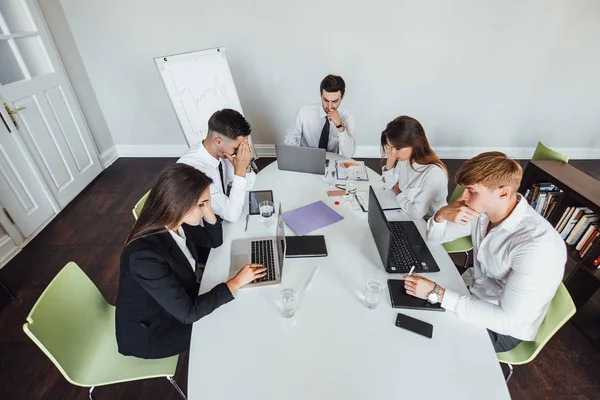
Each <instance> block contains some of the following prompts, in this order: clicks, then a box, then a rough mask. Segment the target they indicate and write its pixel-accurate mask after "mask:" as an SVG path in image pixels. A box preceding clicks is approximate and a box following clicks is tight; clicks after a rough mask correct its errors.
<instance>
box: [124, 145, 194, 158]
mask: <svg viewBox="0 0 600 400" xmlns="http://www.w3.org/2000/svg"><path fill="white" fill-rule="evenodd" d="M116 148H117V153H118V154H119V157H177V158H179V157H181V156H182V155H183V154H184V153H185V152H186V151H187V150H188V149H189V147H188V146H187V145H185V144H168V145H126V144H125V145H123V144H122V145H117V146H116Z"/></svg>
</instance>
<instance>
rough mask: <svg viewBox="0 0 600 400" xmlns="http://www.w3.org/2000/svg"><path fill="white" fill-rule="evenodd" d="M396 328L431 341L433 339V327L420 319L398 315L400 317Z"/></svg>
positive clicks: (397, 318)
mask: <svg viewBox="0 0 600 400" xmlns="http://www.w3.org/2000/svg"><path fill="white" fill-rule="evenodd" d="M396 326H397V327H398V328H404V329H406V330H409V331H411V332H414V333H418V334H419V335H423V336H425V337H428V338H429V339H431V338H432V337H433V325H431V324H428V323H427V322H423V321H421V320H420V319H416V318H413V317H409V316H408V315H404V314H400V313H398V316H397V317H396Z"/></svg>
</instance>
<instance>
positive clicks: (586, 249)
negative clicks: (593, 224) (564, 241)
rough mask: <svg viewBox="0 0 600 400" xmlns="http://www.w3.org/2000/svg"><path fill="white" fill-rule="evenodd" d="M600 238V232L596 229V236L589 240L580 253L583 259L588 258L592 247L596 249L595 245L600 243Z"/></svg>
mask: <svg viewBox="0 0 600 400" xmlns="http://www.w3.org/2000/svg"><path fill="white" fill-rule="evenodd" d="M599 237H600V230H598V229H596V232H594V234H593V235H592V236H591V237H590V238H589V239H588V241H587V243H586V244H585V245H584V246H583V248H582V249H581V251H580V252H579V256H580V257H581V258H584V257H585V256H587V254H588V253H589V252H590V250H591V249H592V247H594V245H595V244H596V242H597V241H598V238H599Z"/></svg>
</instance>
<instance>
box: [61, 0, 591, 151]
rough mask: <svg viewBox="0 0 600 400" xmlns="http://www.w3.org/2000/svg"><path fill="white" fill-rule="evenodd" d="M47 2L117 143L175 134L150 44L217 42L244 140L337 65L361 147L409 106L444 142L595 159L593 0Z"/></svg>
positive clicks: (150, 141)
mask: <svg viewBox="0 0 600 400" xmlns="http://www.w3.org/2000/svg"><path fill="white" fill-rule="evenodd" d="M60 2H61V4H62V6H63V9H64V12H65V15H66V17H67V20H68V23H69V25H70V28H71V31H72V33H73V36H74V38H75V42H76V44H77V47H78V50H79V53H80V55H81V59H82V60H83V64H84V65H85V68H86V70H87V74H88V76H89V79H90V81H91V84H92V86H93V88H94V91H95V93H96V96H97V99H98V102H99V104H100V106H101V108H102V111H103V113H104V116H105V117H106V122H107V124H108V127H109V129H110V131H111V132H112V136H113V138H114V142H115V144H116V145H117V148H118V149H120V154H121V155H125V153H126V154H138V155H142V153H145V154H153V155H159V154H164V155H168V154H167V153H178V152H180V151H182V149H184V148H185V140H184V137H183V134H182V133H181V130H180V128H179V125H178V123H177V119H176V117H175V113H174V112H173V111H172V109H171V106H170V104H169V100H168V97H167V95H166V93H165V90H164V89H163V87H162V84H161V81H160V77H159V74H158V72H157V71H156V68H155V66H154V63H153V58H154V57H157V56H161V55H167V54H175V53H181V52H187V51H193V50H200V49H205V48H211V47H217V46H225V47H226V48H227V51H228V59H229V63H230V67H231V70H232V73H233V76H234V80H235V83H236V87H237V89H238V93H239V97H240V100H241V102H242V106H243V107H244V111H245V113H246V116H247V117H248V119H249V120H250V122H251V124H252V126H253V130H254V132H255V135H254V141H255V142H256V143H274V142H276V141H279V140H281V139H282V137H283V132H284V131H285V128H286V127H287V126H288V125H289V124H290V123H291V122H292V121H293V118H294V115H295V112H296V110H297V109H298V108H299V107H300V106H302V105H303V104H305V103H310V102H315V101H318V98H319V93H318V86H319V82H320V80H321V78H322V77H323V76H324V75H326V74H327V73H336V74H340V75H342V76H343V77H344V79H345V80H346V82H347V87H348V89H347V98H346V100H345V102H344V106H345V107H346V108H347V109H348V110H350V111H351V112H353V113H354V114H355V117H356V120H357V126H358V129H357V131H358V143H359V145H360V146H362V147H361V148H360V153H362V154H363V155H368V154H373V155H376V154H377V148H376V146H377V143H378V142H379V136H380V133H381V131H382V129H383V128H384V126H385V124H386V123H387V122H388V121H389V120H391V119H392V118H394V117H396V116H398V115H402V114H407V115H411V116H413V117H415V118H417V119H419V120H420V121H421V122H422V123H423V125H424V126H425V129H426V132H427V133H428V135H429V137H430V140H431V142H432V144H433V146H434V148H436V149H437V150H438V151H439V153H440V155H441V156H445V157H449V156H457V157H461V156H468V155H470V154H472V153H477V152H479V151H482V150H484V149H489V148H501V149H504V150H507V151H508V152H509V153H511V154H512V155H514V156H520V157H525V156H527V155H529V154H531V151H532V150H531V149H532V148H533V147H534V146H535V144H536V143H537V141H538V140H543V141H544V142H546V144H548V145H550V146H551V147H555V148H558V149H560V150H563V151H567V152H569V153H570V155H571V156H572V157H580V158H586V157H598V158H600V40H599V38H600V22H599V21H600V2H598V1H595V0H563V1H559V0H523V1H519V2H513V1H509V2H506V1H500V0H498V1H481V0H455V1H443V0H439V1H429V2H423V1H418V0H414V1H410V0H389V1H370V2H367V1H364V0H330V1H316V0H303V1H297V2H287V1H285V2H284V1H264V0H263V1H250V0H228V1H214V0H213V1H200V0H169V1H162V0H161V1H157V0H127V1H119V2H117V1H112V2H109V1H106V0H87V1H79V0H60ZM109 3H110V5H109ZM171 155H177V154H171Z"/></svg>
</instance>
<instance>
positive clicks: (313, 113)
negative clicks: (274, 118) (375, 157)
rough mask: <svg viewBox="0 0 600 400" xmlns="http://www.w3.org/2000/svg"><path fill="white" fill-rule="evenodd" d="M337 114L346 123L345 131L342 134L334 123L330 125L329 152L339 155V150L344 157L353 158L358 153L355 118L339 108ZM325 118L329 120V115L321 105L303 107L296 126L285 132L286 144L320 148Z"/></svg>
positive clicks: (299, 112) (297, 117)
mask: <svg viewBox="0 0 600 400" xmlns="http://www.w3.org/2000/svg"><path fill="white" fill-rule="evenodd" d="M337 112H338V114H340V118H341V119H342V122H343V123H344V131H343V132H340V131H339V129H338V128H336V127H335V124H334V123H333V122H330V123H329V142H328V143H327V151H331V152H336V153H337V152H338V149H339V153H340V154H341V155H342V156H344V157H346V158H352V157H354V153H355V151H356V135H355V133H354V132H355V131H354V128H355V124H354V117H352V116H351V115H350V114H349V113H348V111H346V110H344V109H342V108H338V109H337ZM325 118H327V114H326V113H325V111H324V110H323V106H322V105H321V103H319V104H311V105H309V106H305V107H302V108H301V109H300V111H298V115H297V116H296V122H295V123H294V125H293V126H292V127H290V128H289V129H288V130H287V131H286V132H285V144H287V145H289V146H302V147H319V140H320V139H321V131H323V126H324V125H325Z"/></svg>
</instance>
